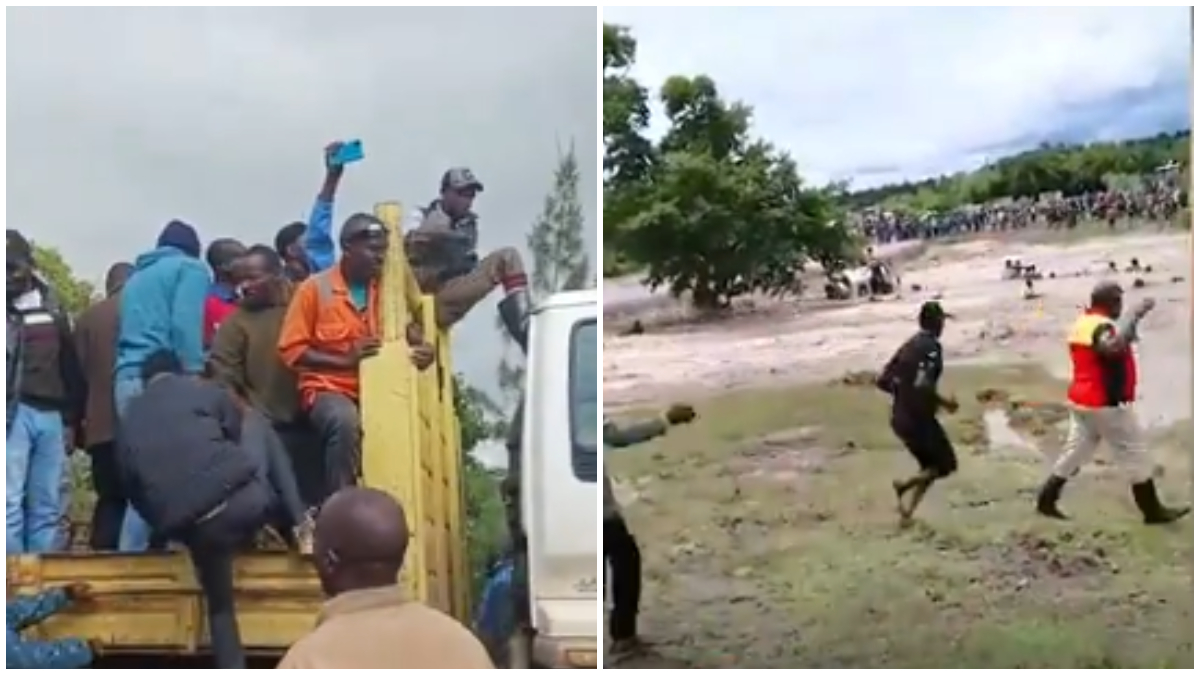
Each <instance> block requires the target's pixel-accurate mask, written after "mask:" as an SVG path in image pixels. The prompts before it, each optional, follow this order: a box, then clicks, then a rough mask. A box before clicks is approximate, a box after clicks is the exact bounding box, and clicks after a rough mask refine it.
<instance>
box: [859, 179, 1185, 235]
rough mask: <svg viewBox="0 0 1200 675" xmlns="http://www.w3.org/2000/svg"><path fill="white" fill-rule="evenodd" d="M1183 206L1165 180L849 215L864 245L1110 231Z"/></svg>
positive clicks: (1165, 217) (1166, 217)
mask: <svg viewBox="0 0 1200 675" xmlns="http://www.w3.org/2000/svg"><path fill="white" fill-rule="evenodd" d="M1184 206H1186V197H1185V195H1184V193H1183V192H1182V191H1181V190H1180V189H1179V188H1178V187H1176V186H1174V185H1173V184H1172V183H1170V182H1160V183H1153V184H1151V185H1150V186H1148V187H1147V188H1146V189H1143V190H1137V191H1120V190H1107V191H1103V192H1089V193H1085V194H1081V195H1073V196H1063V195H1046V196H1044V197H1042V198H1040V199H1036V200H1035V199H1024V198H1023V199H1016V200H1009V201H998V202H994V203H991V204H968V205H966V206H963V207H960V208H957V209H953V210H951V211H948V212H945V213H902V212H898V211H888V210H882V209H870V210H866V211H862V212H860V213H857V214H855V216H854V218H853V222H854V227H855V228H857V229H858V230H859V231H861V232H862V233H863V235H864V236H865V237H866V238H867V240H868V241H871V242H874V243H877V244H887V243H892V242H898V241H909V240H914V239H942V238H947V237H957V236H963V235H970V234H978V233H981V232H1004V231H1009V230H1024V229H1028V228H1031V227H1037V226H1042V227H1046V228H1049V229H1059V228H1072V227H1075V226H1076V225H1077V224H1078V223H1080V222H1082V221H1088V220H1092V221H1103V222H1107V223H1108V224H1109V226H1110V227H1116V226H1117V224H1118V223H1120V222H1121V221H1125V220H1149V221H1157V222H1169V221H1170V220H1171V219H1173V218H1174V217H1175V214H1176V213H1178V211H1179V209H1181V208H1183V207H1184Z"/></svg>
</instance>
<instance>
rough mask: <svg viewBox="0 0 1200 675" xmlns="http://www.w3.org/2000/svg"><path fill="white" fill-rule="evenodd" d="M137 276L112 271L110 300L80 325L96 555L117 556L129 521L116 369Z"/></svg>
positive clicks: (124, 266)
mask: <svg viewBox="0 0 1200 675" xmlns="http://www.w3.org/2000/svg"><path fill="white" fill-rule="evenodd" d="M132 272H133V265H130V264H129V263H126V262H121V263H117V264H115V265H113V266H112V267H110V268H109V270H108V275H107V276H106V277H105V280H104V290H105V294H106V297H105V298H104V299H103V300H101V301H100V302H97V303H95V304H94V305H92V306H91V307H88V308H87V309H86V310H85V311H84V312H83V314H81V315H80V316H79V319H78V321H76V323H75V354H76V356H77V358H78V359H79V366H80V369H81V370H82V372H83V379H84V385H85V386H86V387H87V399H86V400H87V404H86V407H85V409H84V416H83V421H82V424H81V425H80V426H81V428H80V429H79V431H77V432H76V438H77V440H78V445H79V446H80V447H82V448H85V449H86V450H87V453H88V456H89V457H90V458H91V465H92V488H93V489H94V490H95V491H96V505H95V507H94V508H93V510H92V523H91V525H92V527H91V538H90V541H89V544H90V546H91V548H92V550H94V551H115V550H117V544H118V543H119V542H120V537H121V521H122V520H124V518H125V493H124V492H123V491H122V489H121V476H120V472H119V470H118V469H117V452H116V444H115V443H114V438H115V437H116V400H115V399H114V398H113V368H114V367H115V365H116V361H117V324H118V314H119V312H120V308H121V305H120V302H121V299H120V292H121V288H123V287H124V286H125V280H126V279H128V278H129V275H130V274H131V273H132Z"/></svg>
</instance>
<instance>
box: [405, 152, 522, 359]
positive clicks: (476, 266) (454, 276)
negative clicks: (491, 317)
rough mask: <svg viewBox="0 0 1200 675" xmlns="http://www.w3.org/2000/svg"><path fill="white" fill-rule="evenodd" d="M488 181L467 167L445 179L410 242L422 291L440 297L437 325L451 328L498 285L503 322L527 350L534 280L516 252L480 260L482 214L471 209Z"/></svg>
mask: <svg viewBox="0 0 1200 675" xmlns="http://www.w3.org/2000/svg"><path fill="white" fill-rule="evenodd" d="M481 192H483V183H481V182H480V181H479V179H478V178H476V177H475V174H474V173H472V172H471V170H470V169H467V168H455V169H450V170H449V171H447V172H446V173H445V174H444V175H443V176H442V190H441V196H440V197H439V198H438V199H436V200H434V201H433V202H432V203H431V204H430V205H429V207H428V208H426V209H425V211H424V213H423V215H422V220H421V224H420V226H419V227H417V228H416V229H415V230H413V231H411V232H409V233H408V236H407V239H406V241H405V246H406V248H407V252H408V256H409V260H410V261H411V262H412V266H413V271H414V273H415V274H416V277H417V283H418V284H420V286H421V291H422V292H424V293H430V294H433V295H434V296H435V298H436V299H437V322H438V326H439V327H441V328H449V327H451V326H453V325H454V324H456V323H458V322H459V321H461V320H462V318H463V317H464V316H466V315H467V313H468V312H469V311H471V309H472V308H473V307H474V306H475V305H476V304H478V303H479V301H480V300H483V299H484V298H485V297H487V295H488V294H489V293H491V292H492V290H493V289H494V288H496V287H497V286H499V287H501V288H503V289H504V299H503V300H501V301H500V306H499V311H500V318H501V320H502V321H503V322H504V326H505V328H506V329H507V330H508V332H509V334H510V335H512V337H513V340H514V341H516V343H517V344H518V345H520V347H521V349H522V350H524V349H525V348H526V332H527V328H528V323H529V309H530V300H529V279H528V277H527V276H526V274H525V265H524V263H523V262H522V260H521V255H520V254H519V253H518V252H517V250H516V249H514V248H510V247H505V248H501V249H498V250H496V251H493V252H492V253H489V254H488V255H486V256H484V257H483V259H480V258H479V254H478V253H477V252H476V250H475V247H476V245H477V244H478V240H479V220H478V216H476V215H475V213H474V212H473V211H472V210H471V207H472V205H473V204H474V202H475V197H476V195H478V194H479V193H481Z"/></svg>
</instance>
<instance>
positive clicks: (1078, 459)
mask: <svg viewBox="0 0 1200 675" xmlns="http://www.w3.org/2000/svg"><path fill="white" fill-rule="evenodd" d="M1069 410H1070V418H1069V425H1070V426H1069V428H1068V431H1067V443H1066V447H1065V448H1063V453H1062V455H1060V456H1059V458H1058V460H1056V461H1055V463H1054V469H1053V474H1054V475H1055V476H1058V477H1059V478H1071V477H1072V476H1074V475H1075V474H1076V473H1078V472H1079V470H1080V469H1082V468H1083V465H1084V464H1086V463H1088V462H1090V461H1091V460H1092V459H1093V458H1094V457H1095V455H1096V450H1098V449H1099V447H1100V443H1101V442H1104V443H1107V444H1108V446H1109V448H1111V449H1112V453H1113V459H1114V461H1115V463H1116V464H1117V466H1118V467H1120V468H1121V469H1122V470H1124V471H1126V472H1127V473H1128V474H1129V477H1130V480H1131V482H1133V483H1140V482H1142V481H1145V480H1149V479H1150V478H1151V477H1152V476H1153V473H1154V466H1153V463H1152V462H1151V461H1150V457H1149V456H1148V453H1147V449H1146V443H1145V437H1144V436H1143V434H1142V427H1141V424H1139V423H1138V418H1137V413H1135V412H1134V410H1133V407H1132V406H1128V405H1126V406H1119V407H1111V408H1082V407H1079V406H1071V407H1070V408H1069Z"/></svg>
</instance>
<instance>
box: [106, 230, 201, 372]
mask: <svg viewBox="0 0 1200 675" xmlns="http://www.w3.org/2000/svg"><path fill="white" fill-rule="evenodd" d="M208 286H209V275H208V268H207V267H205V266H204V263H203V262H201V261H200V260H199V259H197V258H195V257H193V256H190V255H188V254H187V253H184V252H183V251H181V250H179V249H178V248H175V247H172V246H160V247H158V248H156V249H154V250H153V251H150V252H148V253H143V254H142V255H140V256H138V259H137V261H135V262H134V272H133V275H132V276H130V277H129V281H127V282H125V288H124V289H123V290H122V292H121V312H120V329H119V330H118V332H117V363H116V369H115V373H114V374H115V377H116V379H118V380H123V379H130V378H136V377H140V375H141V373H140V369H141V366H142V363H143V362H144V361H145V360H146V358H147V357H149V356H150V355H151V354H153V353H154V352H157V351H160V350H163V349H167V350H170V351H172V352H174V353H175V355H176V356H177V357H178V358H179V361H180V363H182V364H183V368H184V370H185V371H186V372H189V373H200V372H202V371H203V370H204V298H205V296H206V295H207V294H208Z"/></svg>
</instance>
